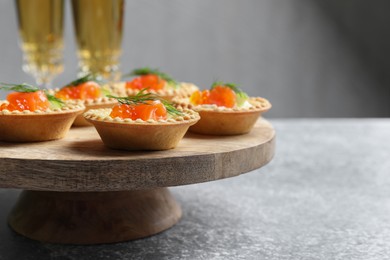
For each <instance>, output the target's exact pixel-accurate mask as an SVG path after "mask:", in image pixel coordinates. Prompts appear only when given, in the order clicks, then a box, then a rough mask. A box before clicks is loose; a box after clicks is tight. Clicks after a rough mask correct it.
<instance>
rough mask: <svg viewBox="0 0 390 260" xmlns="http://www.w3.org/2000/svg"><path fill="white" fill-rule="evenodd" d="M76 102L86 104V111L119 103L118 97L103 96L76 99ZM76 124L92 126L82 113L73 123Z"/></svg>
mask: <svg viewBox="0 0 390 260" xmlns="http://www.w3.org/2000/svg"><path fill="white" fill-rule="evenodd" d="M75 102H76V103H79V104H80V103H81V104H83V105H84V106H85V110H84V112H87V111H89V110H90V109H99V108H111V107H112V106H113V105H115V104H117V103H118V101H117V100H116V99H112V98H107V97H102V98H98V99H87V100H75ZM73 125H74V126H92V124H91V123H89V122H88V121H87V120H85V118H84V116H83V114H80V115H78V116H77V117H76V119H75V120H74V123H73Z"/></svg>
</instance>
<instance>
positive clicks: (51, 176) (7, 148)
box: [0, 119, 275, 192]
mask: <svg viewBox="0 0 390 260" xmlns="http://www.w3.org/2000/svg"><path fill="white" fill-rule="evenodd" d="M274 146H275V131H274V129H273V127H272V125H271V124H270V123H269V122H267V121H266V120H264V119H259V120H258V122H257V123H256V125H255V127H254V128H253V130H252V131H251V132H250V133H248V134H245V135H237V136H207V135H197V134H191V133H188V134H187V135H186V136H185V137H184V138H183V140H181V141H180V143H179V145H178V146H177V147H176V148H175V149H172V150H167V151H156V152H136V151H134V152H133V151H119V150H112V149H109V148H107V147H106V146H104V144H103V142H102V141H101V139H100V137H99V135H98V134H97V132H96V130H95V129H94V128H92V127H84V128H72V129H71V131H70V132H69V134H68V136H67V137H65V138H64V139H61V140H58V141H50V142H40V143H29V144H10V143H2V142H0V187H2V188H21V189H29V190H47V191H78V192H82V191H121V190H135V189H151V188H157V187H168V186H176V185H183V184H191V183H199V182H207V181H212V180H217V179H222V178H227V177H233V176H236V175H239V174H242V173H245V172H249V171H252V170H254V169H257V168H260V167H261V166H263V165H265V164H266V163H268V162H269V161H270V160H271V159H272V157H273V155H274Z"/></svg>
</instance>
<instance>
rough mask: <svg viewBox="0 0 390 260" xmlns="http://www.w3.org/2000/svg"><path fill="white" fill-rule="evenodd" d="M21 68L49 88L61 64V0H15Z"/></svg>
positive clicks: (62, 11)
mask: <svg viewBox="0 0 390 260" xmlns="http://www.w3.org/2000/svg"><path fill="white" fill-rule="evenodd" d="M15 2H16V10H17V17H18V29H19V34H20V43H21V48H22V50H23V71H24V72H26V73H28V74H31V75H32V76H33V77H34V78H35V81H36V83H37V84H38V85H39V86H40V87H44V88H48V87H50V86H51V82H52V80H53V78H54V77H56V76H57V75H59V74H60V73H61V72H62V71H63V69H64V67H63V48H64V44H63V17H64V1H63V0H15Z"/></svg>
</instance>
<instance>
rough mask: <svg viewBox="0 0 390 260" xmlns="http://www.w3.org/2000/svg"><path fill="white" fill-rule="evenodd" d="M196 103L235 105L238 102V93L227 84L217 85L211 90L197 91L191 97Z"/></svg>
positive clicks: (193, 102)
mask: <svg viewBox="0 0 390 260" xmlns="http://www.w3.org/2000/svg"><path fill="white" fill-rule="evenodd" d="M190 102H191V103H192V104H194V105H203V104H210V105H211V104H214V105H217V106H224V107H234V106H235V105H236V104H237V101H236V93H235V92H234V91H233V90H232V89H231V88H229V87H226V86H221V85H218V86H215V87H213V88H212V89H211V90H203V91H199V90H198V91H195V92H194V93H192V95H191V97H190Z"/></svg>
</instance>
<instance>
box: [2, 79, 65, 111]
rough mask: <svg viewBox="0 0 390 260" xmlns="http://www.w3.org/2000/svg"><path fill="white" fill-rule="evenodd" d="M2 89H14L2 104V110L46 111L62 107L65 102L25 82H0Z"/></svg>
mask: <svg viewBox="0 0 390 260" xmlns="http://www.w3.org/2000/svg"><path fill="white" fill-rule="evenodd" d="M0 84H1V85H0V90H7V91H13V92H11V93H10V94H8V95H7V101H8V102H6V103H3V104H1V105H0V110H1V111H2V110H5V109H7V110H9V111H15V110H17V111H25V110H28V111H36V110H41V111H45V110H47V109H55V108H61V107H62V106H63V105H64V103H63V102H62V101H61V100H59V99H57V98H56V97H54V96H52V95H49V94H48V93H47V92H46V91H44V90H41V89H39V88H37V87H35V86H32V85H29V84H26V83H23V84H19V85H17V84H5V83H0Z"/></svg>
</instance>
